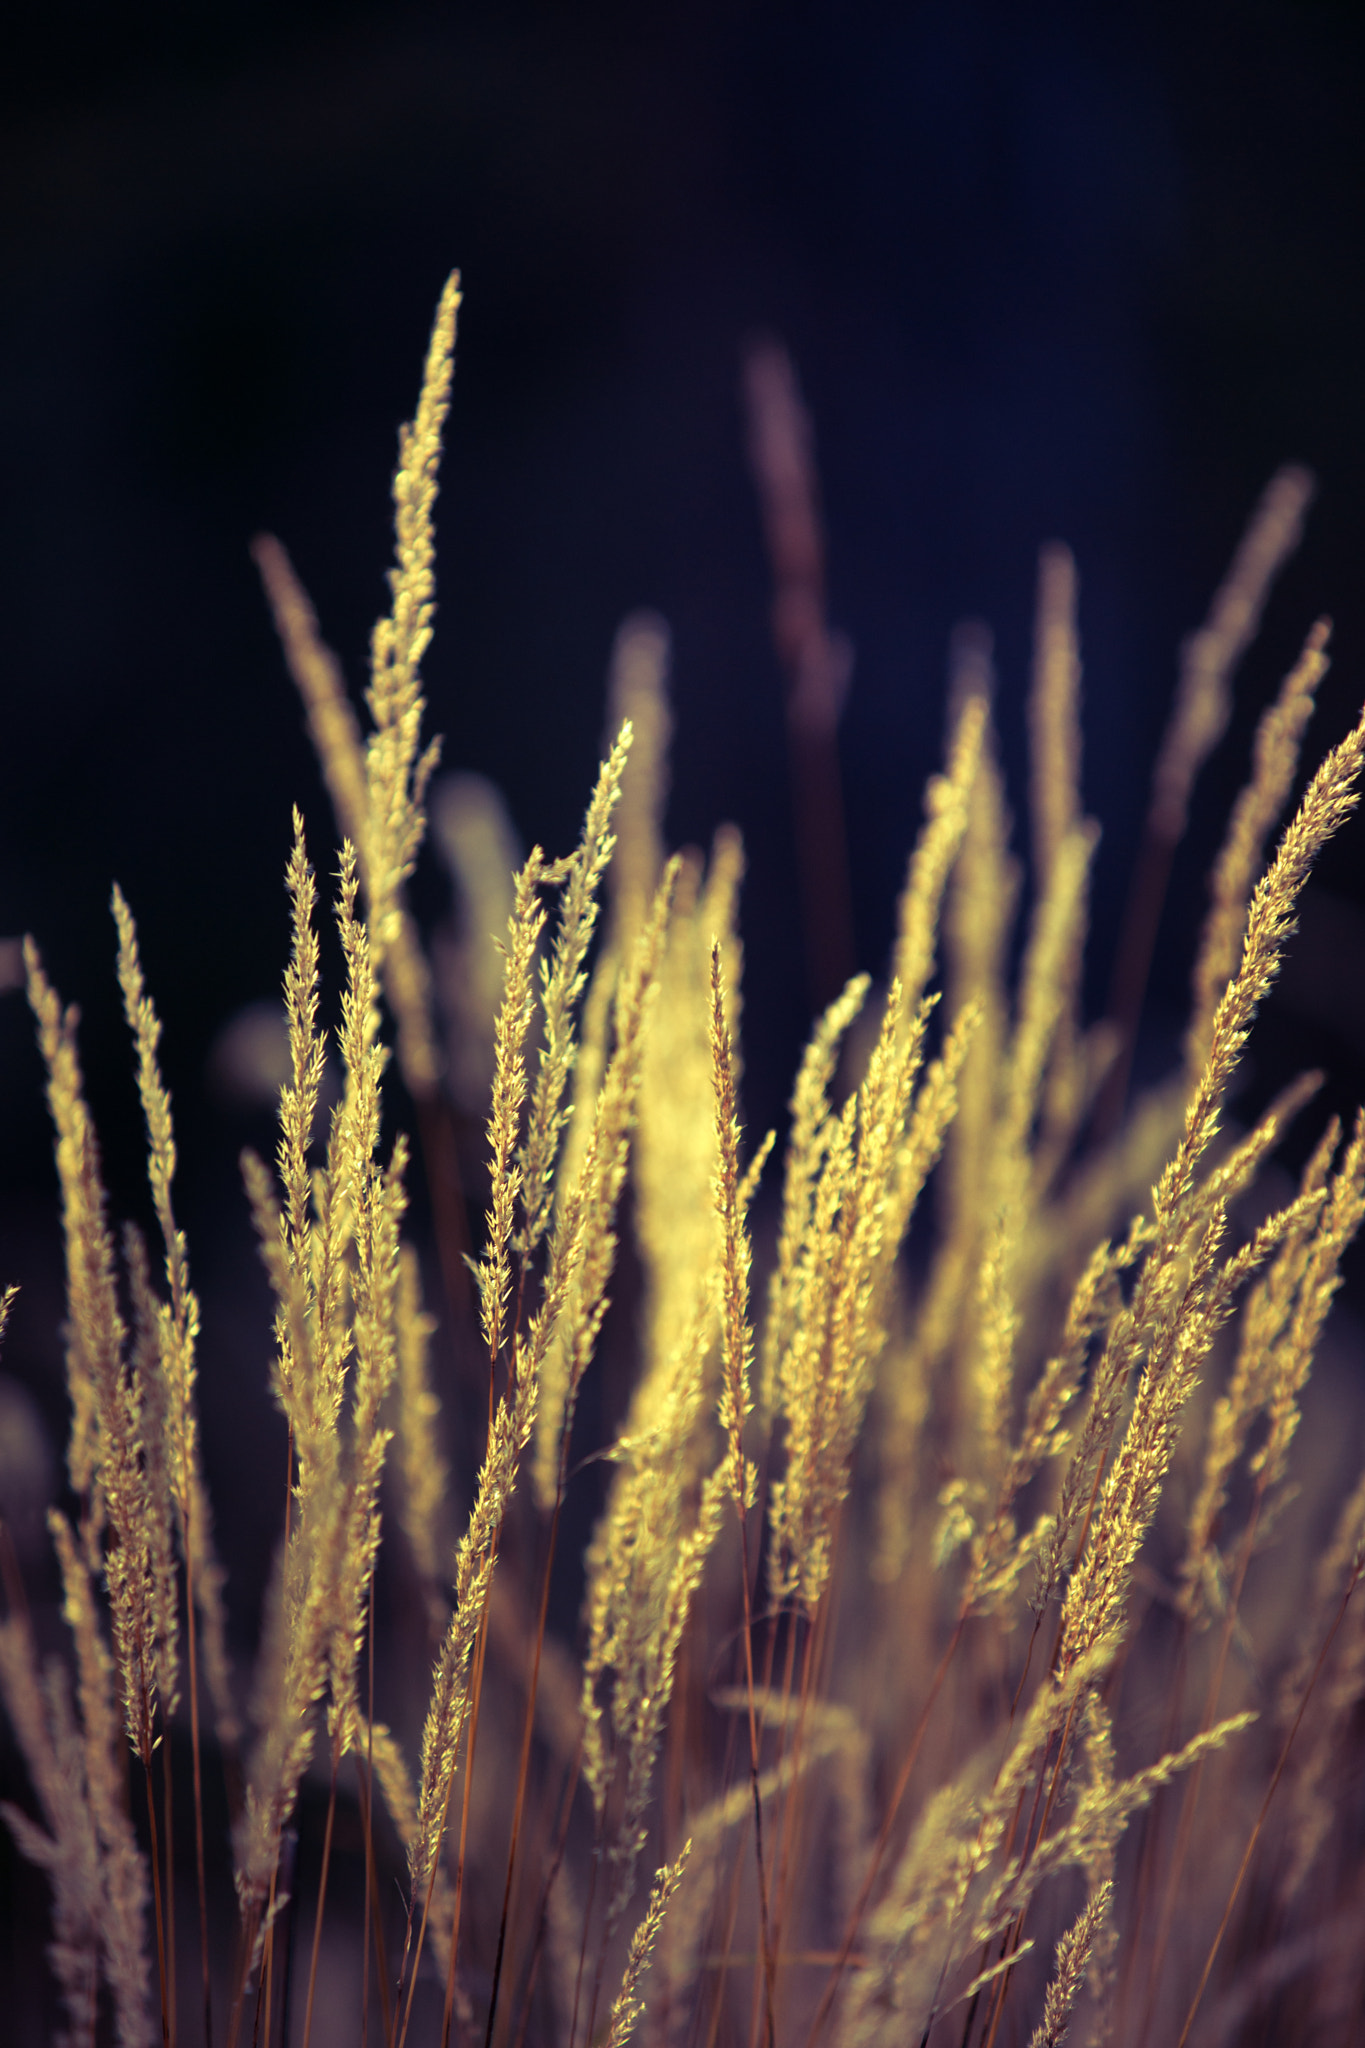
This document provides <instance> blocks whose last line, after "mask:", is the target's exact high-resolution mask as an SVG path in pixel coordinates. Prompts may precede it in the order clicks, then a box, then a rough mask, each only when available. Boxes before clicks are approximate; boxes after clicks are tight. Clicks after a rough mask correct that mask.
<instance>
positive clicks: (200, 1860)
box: [181, 1445, 293, 2048]
mask: <svg viewBox="0 0 1365 2048" xmlns="http://www.w3.org/2000/svg"><path fill="white" fill-rule="evenodd" d="M292 1463H293V1448H292V1445H291V1448H290V1464H291V1476H292ZM181 1523H182V1530H183V1534H184V1538H185V1617H186V1623H187V1631H188V1635H189V1659H188V1661H189V1667H190V1759H191V1765H192V1768H193V1773H194V1872H195V1881H196V1883H197V1885H198V1889H199V1974H200V1981H201V1983H202V1986H203V1993H204V2048H213V1997H212V1992H211V1989H210V1981H209V1903H208V1884H207V1881H206V1879H205V1875H204V1795H203V1781H202V1777H201V1771H200V1751H199V1650H198V1637H197V1632H196V1621H195V1612H194V1547H193V1543H192V1541H191V1533H192V1532H191V1527H190V1502H189V1501H188V1500H186V1501H185V1502H183V1503H182V1506H181Z"/></svg>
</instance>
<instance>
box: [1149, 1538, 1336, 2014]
mask: <svg viewBox="0 0 1365 2048" xmlns="http://www.w3.org/2000/svg"><path fill="white" fill-rule="evenodd" d="M1362 1571H1365V1557H1362V1558H1360V1559H1358V1560H1357V1562H1356V1564H1355V1567H1354V1569H1353V1570H1352V1572H1351V1576H1350V1578H1349V1579H1348V1580H1347V1581H1346V1590H1345V1592H1344V1593H1343V1594H1342V1596H1341V1605H1340V1607H1338V1609H1337V1612H1336V1618H1335V1620H1334V1621H1333V1623H1332V1626H1331V1627H1330V1628H1329V1629H1328V1631H1327V1639H1326V1641H1325V1642H1324V1643H1323V1646H1322V1648H1321V1649H1320V1650H1319V1651H1318V1661H1317V1663H1316V1664H1315V1665H1314V1666H1313V1671H1312V1676H1311V1677H1310V1678H1309V1680H1308V1683H1307V1685H1306V1686H1305V1687H1304V1691H1303V1698H1302V1699H1301V1700H1300V1701H1299V1710H1298V1712H1297V1713H1296V1714H1295V1716H1294V1721H1293V1726H1292V1727H1291V1728H1290V1730H1289V1733H1288V1734H1287V1735H1286V1736H1285V1738H1284V1747H1283V1748H1282V1749H1281V1751H1280V1760H1279V1762H1278V1763H1277V1764H1276V1766H1275V1775H1274V1776H1273V1777H1272V1779H1271V1780H1270V1783H1269V1785H1268V1786H1267V1787H1266V1794H1265V1798H1264V1799H1263V1800H1262V1801H1261V1810H1260V1812H1259V1813H1258V1814H1257V1816H1256V1825H1255V1827H1254V1828H1253V1829H1252V1830H1251V1834H1250V1837H1249V1838H1248V1841H1247V1845H1246V1848H1245V1849H1244V1850H1243V1852H1242V1860H1241V1862H1240V1863H1239V1864H1238V1866H1237V1875H1236V1877H1235V1878H1234V1879H1233V1881H1232V1890H1231V1891H1230V1892H1229V1894H1228V1902H1227V1904H1226V1906H1224V1908H1223V1917H1222V1919H1221V1920H1220V1921H1219V1923H1218V1932H1217V1933H1216V1934H1215V1935H1214V1937H1213V1943H1212V1946H1211V1947H1210V1949H1209V1952H1208V1956H1207V1958H1206V1959H1205V1962H1204V1970H1203V1975H1202V1976H1201V1977H1200V1979H1199V1986H1198V1989H1197V1990H1196V1992H1195V1994H1194V1997H1193V1998H1192V1999H1191V2001H1190V2009H1189V2011H1188V2013H1186V2015H1185V2024H1184V2026H1183V2028H1182V2029H1181V2033H1180V2039H1179V2041H1178V2042H1177V2044H1176V2048H1185V2044H1186V2042H1187V2041H1188V2040H1189V2038H1190V2028H1191V2027H1192V2026H1193V2025H1194V2019H1195V2014H1196V2013H1197V2012H1198V2010H1199V2003H1200V2000H1201V1999H1202V1998H1203V1996H1204V1992H1205V1990H1206V1988H1207V1986H1208V1981H1209V1978H1210V1976H1211V1975H1212V1974H1213V1965H1214V1961H1215V1959H1216V1957H1217V1955H1218V1951H1219V1949H1220V1947H1221V1946H1222V1942H1223V1936H1224V1935H1225V1934H1226V1933H1227V1929H1228V1922H1229V1920H1230V1919H1231V1918H1232V1909H1233V1907H1234V1906H1235V1905H1236V1903H1237V1894H1238V1892H1240V1890H1241V1889H1242V1880H1243V1879H1244V1878H1245V1876H1246V1874H1247V1871H1248V1870H1249V1869H1250V1867H1251V1859H1252V1856H1253V1855H1254V1854H1255V1850H1256V1844H1257V1842H1258V1841H1259V1840H1260V1838H1261V1830H1262V1828H1263V1827H1264V1826H1265V1819H1266V1815H1267V1814H1268V1813H1269V1811H1270V1802H1271V1800H1272V1799H1273V1798H1274V1797H1275V1791H1276V1788H1277V1786H1278V1785H1279V1782H1280V1779H1281V1778H1282V1777H1283V1776H1284V1767H1285V1765H1286V1764H1287V1763H1288V1761H1289V1752H1290V1749H1291V1748H1292V1747H1293V1743H1294V1737H1295V1736H1296V1735H1297V1734H1298V1732H1299V1724H1300V1722H1301V1721H1302V1720H1303V1717H1304V1714H1305V1712H1306V1710H1307V1707H1308V1702H1309V1700H1310V1699H1311V1698H1312V1696H1313V1688H1314V1686H1315V1685H1316V1684H1317V1682H1318V1680H1319V1678H1320V1677H1321V1676H1322V1670H1323V1666H1324V1665H1325V1664H1326V1662H1327V1659H1328V1656H1329V1654H1330V1652H1331V1648H1332V1645H1333V1643H1334V1642H1335V1641H1336V1637H1337V1631H1338V1629H1339V1628H1340V1627H1341V1624H1342V1622H1343V1621H1344V1620H1345V1619H1346V1609H1347V1606H1348V1605H1349V1603H1350V1598H1351V1595H1352V1593H1354V1591H1355V1589H1356V1586H1357V1585H1358V1584H1359V1582H1360V1575H1361V1572H1362Z"/></svg>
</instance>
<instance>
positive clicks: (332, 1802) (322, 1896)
mask: <svg viewBox="0 0 1365 2048" xmlns="http://www.w3.org/2000/svg"><path fill="white" fill-rule="evenodd" d="M339 1761H340V1760H339V1758H338V1756H337V1753H336V1749H335V1747H333V1750H332V1783H331V1786H330V1788H329V1790H328V1794H327V1825H326V1827H325V1829H324V1830H323V1836H322V1870H321V1873H320V1874H319V1877H318V1903H317V1911H316V1912H315V1913H314V1915H313V1954H312V1958H311V1960H310V1961H309V1964H308V2000H307V2003H306V2005H305V2006H304V2009H303V2048H308V2044H309V2042H310V2040H311V2039H312V2034H313V1994H314V1992H315V1991H316V1989H317V1981H318V1954H319V1951H320V1950H321V1948H322V1916H323V1913H324V1912H325V1911H326V1907H327V1874H328V1872H329V1870H330V1869H331V1867H332V1827H333V1824H334V1822H335V1820H336V1812H337V1764H338V1762H339Z"/></svg>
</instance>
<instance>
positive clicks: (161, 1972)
mask: <svg viewBox="0 0 1365 2048" xmlns="http://www.w3.org/2000/svg"><path fill="white" fill-rule="evenodd" d="M142 1784H143V1790H144V1791H145V1792H146V1794H147V1831H148V1833H149V1835H150V1836H151V1844H152V1899H153V1902H154V1903H155V1906H156V1969H157V1976H158V1978H159V1980H160V1986H161V2048H170V2039H171V2026H170V2008H169V2005H168V2003H167V1999H166V1930H165V1926H164V1923H163V1920H162V1912H161V1851H160V1849H159V1848H158V1847H157V1830H156V1801H155V1799H154V1798H153V1797H152V1758H151V1751H150V1749H148V1750H147V1752H146V1753H145V1754H144V1756H143V1758H142Z"/></svg>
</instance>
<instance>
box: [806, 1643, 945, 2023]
mask: <svg viewBox="0 0 1365 2048" xmlns="http://www.w3.org/2000/svg"><path fill="white" fill-rule="evenodd" d="M966 1626H967V1610H966V1608H965V1607H963V1608H961V1609H960V1610H959V1612H958V1617H957V1622H956V1625H955V1626H954V1629H953V1632H952V1635H951V1636H950V1637H949V1638H948V1646H947V1648H946V1649H945V1650H944V1652H943V1655H942V1656H941V1657H940V1658H939V1661H938V1669H937V1670H936V1671H935V1673H934V1676H933V1678H932V1680H931V1681H930V1685H929V1693H928V1697H927V1698H926V1700H925V1702H924V1705H923V1706H922V1707H921V1709H920V1715H919V1719H918V1721H917V1722H916V1723H915V1732H914V1734H913V1736H912V1737H911V1739H910V1749H909V1753H908V1755H907V1756H906V1759H905V1762H904V1763H903V1764H902V1765H901V1769H900V1776H899V1777H898V1778H897V1779H896V1783H895V1786H894V1788H893V1789H892V1793H891V1799H890V1803H889V1804H888V1806H887V1809H886V1813H885V1815H884V1816H883V1818H882V1824H881V1827H880V1828H879V1829H878V1831H877V1839H876V1841H875V1843H874V1844H873V1847H872V1856H871V1859H870V1861H869V1863H868V1867H867V1875H866V1876H865V1877H864V1879H863V1881H862V1885H861V1886H860V1888H859V1891H858V1896H857V1899H856V1900H855V1901H854V1905H853V1911H852V1912H851V1913H850V1914H849V1916H848V1925H847V1927H846V1928H845V1930H844V1938H843V1940H842V1942H841V1943H840V1944H839V1954H838V1958H837V1960H836V1962H835V1965H834V1968H833V1969H832V1970H831V1971H830V1974H829V1978H828V1981H827V1982H826V1985H825V1989H824V1992H823V1994H822V1996H821V1999H820V2004H819V2006H818V2008H817V2010H816V2014H815V2018H814V2020H813V2022H812V2023H811V2030H810V2033H809V2034H808V2035H807V2036H806V2048H815V2043H816V2042H817V2040H818V2039H819V2037H820V2033H821V2030H822V2029H823V2027H824V2024H825V2022H826V2020H827V2019H828V2018H829V2015H830V2010H831V2008H832V2006H833V2004H834V1999H835V1994H836V1993H837V1991H838V1989H839V1980H840V1979H841V1977H842V1976H843V1973H844V1971H845V1970H846V1969H847V1967H848V1959H849V1957H850V1956H851V1955H852V1953H853V1944H854V1943H855V1941H856V1940H857V1939H858V1931H859V1929H860V1927H861V1926H862V1920H863V1914H864V1913H865V1912H866V1911H867V1902H868V1900H869V1899H870V1898H871V1897H872V1887H873V1885H874V1884H875V1883H876V1881H877V1872H878V1871H879V1870H880V1869H881V1863H882V1858H883V1856H885V1854H886V1851H887V1846H888V1844H889V1843H890V1840H891V1830H892V1829H893V1827H894V1826H895V1824H896V1815H897V1813H898V1812H899V1811H900V1804H901V1801H902V1800H903V1799H904V1797H905V1794H906V1791H907V1789H908V1787H909V1784H910V1777H911V1773H912V1772H913V1771H914V1768H915V1765H916V1763H917V1761H918V1760H919V1753H920V1748H921V1745H922V1744H923V1741H924V1737H925V1734H926V1732H927V1730H928V1727H929V1716H930V1714H931V1713H932V1712H933V1709H934V1702H935V1701H936V1700H937V1698H938V1696H939V1692H940V1691H941V1689H942V1686H943V1681H944V1679H945V1678H946V1677H947V1675H948V1666H949V1665H950V1664H951V1663H952V1661H953V1658H954V1656H955V1655H956V1654H957V1647H958V1644H959V1643H960V1642H961V1641H962V1632H963V1630H964V1629H965V1628H966Z"/></svg>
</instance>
